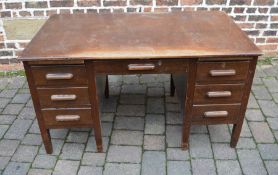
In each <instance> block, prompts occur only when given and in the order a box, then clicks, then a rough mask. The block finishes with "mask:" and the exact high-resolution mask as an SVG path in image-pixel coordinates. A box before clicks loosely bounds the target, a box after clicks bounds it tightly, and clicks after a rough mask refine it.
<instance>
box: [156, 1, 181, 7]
mask: <svg viewBox="0 0 278 175" xmlns="http://www.w3.org/2000/svg"><path fill="white" fill-rule="evenodd" d="M178 2H179V1H178V0H156V5H158V6H171V5H178Z"/></svg>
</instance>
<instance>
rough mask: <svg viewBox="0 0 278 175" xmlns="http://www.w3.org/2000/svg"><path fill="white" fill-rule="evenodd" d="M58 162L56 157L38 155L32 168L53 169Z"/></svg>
mask: <svg viewBox="0 0 278 175" xmlns="http://www.w3.org/2000/svg"><path fill="white" fill-rule="evenodd" d="M56 161H57V157H56V156H51V155H37V157H36V158H35V160H34V162H33V164H32V167H33V168H42V169H53V168H54V167H55V164H56Z"/></svg>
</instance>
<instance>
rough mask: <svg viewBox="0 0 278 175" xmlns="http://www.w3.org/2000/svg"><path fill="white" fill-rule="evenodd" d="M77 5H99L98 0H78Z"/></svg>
mask: <svg viewBox="0 0 278 175" xmlns="http://www.w3.org/2000/svg"><path fill="white" fill-rule="evenodd" d="M77 5H78V6H80V7H91V6H99V5H100V0H78V1H77Z"/></svg>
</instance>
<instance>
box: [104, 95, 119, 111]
mask: <svg viewBox="0 0 278 175" xmlns="http://www.w3.org/2000/svg"><path fill="white" fill-rule="evenodd" d="M117 101H118V97H117V96H112V95H111V94H110V96H109V98H104V99H103V102H102V103H103V105H102V108H101V111H102V112H116V110H117Z"/></svg>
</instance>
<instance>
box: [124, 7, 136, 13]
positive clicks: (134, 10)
mask: <svg viewBox="0 0 278 175" xmlns="http://www.w3.org/2000/svg"><path fill="white" fill-rule="evenodd" d="M126 10H127V12H129V13H135V12H136V11H137V8H136V7H128V8H127V9H126Z"/></svg>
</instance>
